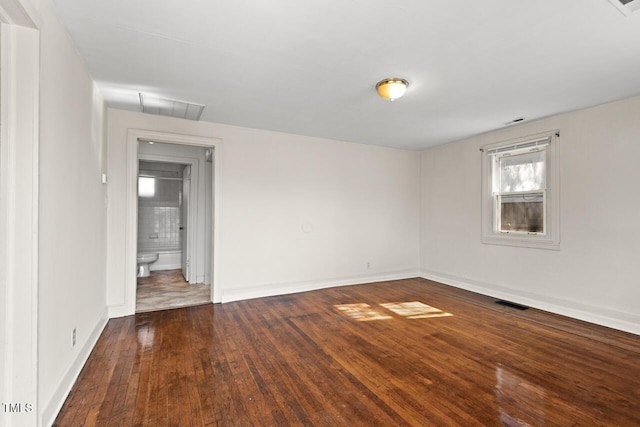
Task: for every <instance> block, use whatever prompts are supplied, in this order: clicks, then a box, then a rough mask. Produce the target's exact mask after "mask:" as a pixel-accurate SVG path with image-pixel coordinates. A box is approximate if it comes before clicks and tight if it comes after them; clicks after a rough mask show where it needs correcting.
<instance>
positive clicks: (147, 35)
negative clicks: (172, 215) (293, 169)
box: [54, 0, 640, 149]
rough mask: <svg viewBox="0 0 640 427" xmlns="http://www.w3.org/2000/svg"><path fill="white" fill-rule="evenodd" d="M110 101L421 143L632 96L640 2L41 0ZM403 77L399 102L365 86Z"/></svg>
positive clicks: (365, 139) (639, 67) (366, 139)
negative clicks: (53, 10) (48, 0)
mask: <svg viewBox="0 0 640 427" xmlns="http://www.w3.org/2000/svg"><path fill="white" fill-rule="evenodd" d="M54 3H55V5H56V7H57V9H58V11H59V13H60V15H61V17H62V21H63V22H64V24H65V25H66V27H67V28H68V30H69V32H70V34H71V37H72V38H73V40H74V42H75V43H76V45H77V47H78V50H79V51H80V53H81V55H82V56H83V57H84V58H85V60H86V62H87V63H88V65H89V68H90V70H91V73H92V74H93V76H94V79H95V80H96V81H97V82H98V85H99V87H100V88H101V90H102V93H103V95H104V97H105V100H106V101H107V103H108V105H109V106H111V107H116V108H122V109H127V110H135V111H140V106H139V99H138V93H139V92H143V93H148V94H152V95H158V96H161V97H165V98H171V99H177V100H184V101H189V102H195V103H200V104H205V105H206V108H205V110H204V113H203V115H202V117H201V120H204V121H210V122H216V123H226V124H232V125H238V126H245V127H252V128H259V129H268V130H276V131H283V132H290V133H295V134H301V135H311V136H318V137H325V138H332V139H338V140H344V141H354V142H361V143H368V144H376V145H385V146H391V147H398V148H407V149H421V148H426V147H429V146H432V145H436V144H442V143H446V142H450V141H455V140H458V139H461V138H464V137H468V136H471V135H475V134H478V133H482V132H486V131H489V130H493V129H498V128H501V127H503V126H504V123H505V122H508V121H510V120H512V119H515V118H518V117H525V118H526V120H533V119H537V118H540V117H545V116H549V115H553V114H557V113H561V112H566V111H571V110H575V109H579V108H583V107H588V106H592V105H597V104H601V103H605V102H609V101H613V100H618V99H622V98H626V97H629V96H633V95H638V94H640V12H636V13H633V14H631V15H629V16H624V15H623V14H622V13H620V11H618V10H616V8H614V7H613V6H612V5H611V3H609V1H608V0H529V1H526V2H525V1H513V0H483V1H478V0H457V1H451V0H396V1H393V2H390V1H384V2H383V1H380V0H340V1H338V0H270V1H260V0H233V1H222V0H218V1H215V0H182V1H179V2H177V1H175V0H171V1H169V0H82V1H79V0H54ZM385 77H403V78H406V79H407V80H409V82H410V87H409V90H408V91H407V94H406V95H405V97H404V98H402V99H399V100H397V101H395V102H389V101H384V100H382V99H380V98H378V96H377V95H376V93H375V89H374V87H375V84H376V82H377V81H379V80H381V79H383V78H385Z"/></svg>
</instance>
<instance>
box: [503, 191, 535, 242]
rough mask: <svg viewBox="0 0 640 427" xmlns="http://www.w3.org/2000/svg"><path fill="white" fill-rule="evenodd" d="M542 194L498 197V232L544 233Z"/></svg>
mask: <svg viewBox="0 0 640 427" xmlns="http://www.w3.org/2000/svg"><path fill="white" fill-rule="evenodd" d="M543 200H544V199H543V196H542V193H536V194H518V195H509V196H499V197H498V207H499V209H500V231H522V232H530V233H544V202H543Z"/></svg>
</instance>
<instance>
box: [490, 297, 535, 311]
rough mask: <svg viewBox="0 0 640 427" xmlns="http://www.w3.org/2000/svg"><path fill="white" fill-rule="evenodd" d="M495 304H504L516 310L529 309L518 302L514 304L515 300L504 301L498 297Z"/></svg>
mask: <svg viewBox="0 0 640 427" xmlns="http://www.w3.org/2000/svg"><path fill="white" fill-rule="evenodd" d="M496 304H500V305H504V306H507V307H511V308H515V309H517V310H527V309H529V307H527V306H526V305H520V304H516V303H515V302H511V301H505V300H502V299H499V300H498V301H496Z"/></svg>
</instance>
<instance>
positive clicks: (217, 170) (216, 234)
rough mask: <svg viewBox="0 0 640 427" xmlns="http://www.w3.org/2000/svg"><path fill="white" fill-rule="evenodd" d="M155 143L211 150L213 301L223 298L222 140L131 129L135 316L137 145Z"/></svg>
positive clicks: (128, 309)
mask: <svg viewBox="0 0 640 427" xmlns="http://www.w3.org/2000/svg"><path fill="white" fill-rule="evenodd" d="M140 140H142V141H154V142H164V143H167V144H182V145H195V146H199V147H208V148H212V149H213V151H214V156H213V173H212V176H213V181H214V182H213V185H212V191H213V199H212V201H213V209H212V216H213V218H211V224H212V227H211V232H212V234H213V236H212V238H211V242H212V248H211V270H212V274H211V276H212V277H211V300H212V301H213V302H214V303H215V302H220V301H221V295H220V285H221V284H220V277H221V272H220V259H221V248H220V241H221V239H220V234H221V233H220V231H221V228H220V225H221V224H220V218H221V215H220V212H221V201H222V180H221V178H222V168H221V163H222V162H221V156H220V151H221V149H222V140H221V139H219V138H210V137H204V136H196V135H181V134H176V133H168V132H157V131H150V130H142V129H128V131H127V203H126V225H125V234H126V238H125V250H124V256H125V263H124V266H125V284H124V286H125V298H124V299H125V303H124V305H125V313H124V315H131V314H135V311H136V274H135V272H136V269H137V260H136V258H137V244H138V242H137V238H138V236H137V229H138V200H137V199H138V190H137V187H138V142H139V141H140Z"/></svg>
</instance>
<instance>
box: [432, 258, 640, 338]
mask: <svg viewBox="0 0 640 427" xmlns="http://www.w3.org/2000/svg"><path fill="white" fill-rule="evenodd" d="M420 277H422V278H423V279H427V280H432V281H434V282H439V283H442V284H445V285H449V286H453V287H456V288H460V289H464V290H467V291H471V292H476V293H479V294H482V295H485V296H489V297H493V298H497V299H505V300H508V301H512V302H515V303H518V304H522V305H526V306H529V307H532V308H536V309H539V310H544V311H548V312H550V313H554V314H559V315H561V316H567V317H571V318H573V319H578V320H582V321H585V322H589V323H594V324H596V325H600V326H605V327H608V328H613V329H618V330H620V331H624V332H630V333H632V334H636V335H640V316H638V315H635V314H631V313H623V312H619V311H615V310H610V309H606V308H603V307H596V306H591V305H586V304H578V303H572V302H569V301H563V300H560V299H557V298H550V297H546V296H543V295H538V294H533V293H529V292H527V293H524V292H520V291H518V290H516V289H510V288H507V287H504V286H500V285H496V284H491V283H484V282H480V281H476V280H472V279H468V278H464V277H457V276H454V275H449V274H446V273H440V272H436V271H430V270H425V269H422V271H421V274H420Z"/></svg>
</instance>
